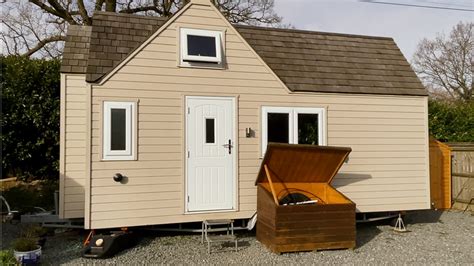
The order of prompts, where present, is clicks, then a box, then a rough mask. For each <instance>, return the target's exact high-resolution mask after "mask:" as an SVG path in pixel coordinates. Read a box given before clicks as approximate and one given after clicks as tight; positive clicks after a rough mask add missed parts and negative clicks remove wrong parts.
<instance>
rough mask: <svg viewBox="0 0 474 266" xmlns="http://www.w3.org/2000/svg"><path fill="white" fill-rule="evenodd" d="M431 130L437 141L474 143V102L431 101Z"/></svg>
mask: <svg viewBox="0 0 474 266" xmlns="http://www.w3.org/2000/svg"><path fill="white" fill-rule="evenodd" d="M428 112H429V130H430V134H431V135H432V136H434V137H435V138H436V139H439V140H442V141H448V142H474V101H468V102H447V101H436V100H430V101H429V105H428Z"/></svg>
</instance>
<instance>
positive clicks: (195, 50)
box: [187, 35, 216, 57]
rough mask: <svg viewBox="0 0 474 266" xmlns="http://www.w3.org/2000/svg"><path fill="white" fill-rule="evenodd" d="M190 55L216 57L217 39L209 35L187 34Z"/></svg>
mask: <svg viewBox="0 0 474 266" xmlns="http://www.w3.org/2000/svg"><path fill="white" fill-rule="evenodd" d="M187 37H188V55H195V56H210V57H216V39H215V38H214V37H208V36H198V35H187Z"/></svg>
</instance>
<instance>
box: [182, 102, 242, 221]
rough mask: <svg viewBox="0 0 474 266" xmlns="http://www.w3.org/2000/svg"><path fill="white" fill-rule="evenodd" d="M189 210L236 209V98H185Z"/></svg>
mask: <svg viewBox="0 0 474 266" xmlns="http://www.w3.org/2000/svg"><path fill="white" fill-rule="evenodd" d="M186 112H187V113H186V150H187V151H186V152H187V154H186V157H187V161H186V168H187V169H186V176H187V182H186V184H187V189H186V190H187V199H186V200H187V204H186V206H187V211H189V212H192V211H215V210H230V209H233V208H234V204H233V203H234V188H235V180H234V158H235V155H236V149H235V147H234V124H235V117H234V98H222V97H187V98H186Z"/></svg>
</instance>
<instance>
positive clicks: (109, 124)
mask: <svg viewBox="0 0 474 266" xmlns="http://www.w3.org/2000/svg"><path fill="white" fill-rule="evenodd" d="M103 108H104V109H103V115H104V117H103V159H104V160H134V159H135V146H136V145H135V144H136V143H135V142H136V140H135V127H136V126H135V123H136V122H135V112H136V102H112V101H110V102H109V101H105V102H104V103H103Z"/></svg>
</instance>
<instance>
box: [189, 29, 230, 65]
mask: <svg viewBox="0 0 474 266" xmlns="http://www.w3.org/2000/svg"><path fill="white" fill-rule="evenodd" d="M180 34H181V36H180V39H181V43H180V45H181V64H187V65H191V64H193V63H201V65H200V66H202V64H211V65H215V64H220V63H221V62H222V45H221V43H222V32H219V31H209V30H197V29H181V33H180Z"/></svg>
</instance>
